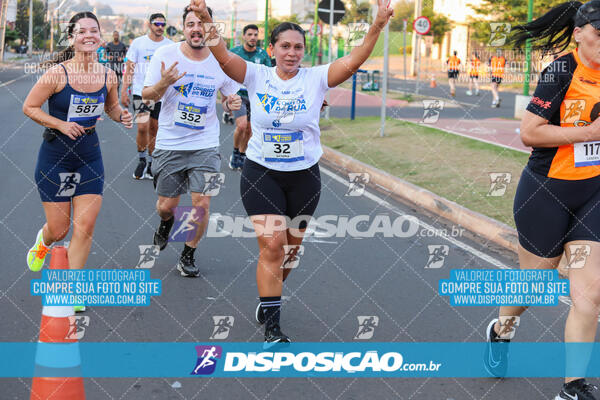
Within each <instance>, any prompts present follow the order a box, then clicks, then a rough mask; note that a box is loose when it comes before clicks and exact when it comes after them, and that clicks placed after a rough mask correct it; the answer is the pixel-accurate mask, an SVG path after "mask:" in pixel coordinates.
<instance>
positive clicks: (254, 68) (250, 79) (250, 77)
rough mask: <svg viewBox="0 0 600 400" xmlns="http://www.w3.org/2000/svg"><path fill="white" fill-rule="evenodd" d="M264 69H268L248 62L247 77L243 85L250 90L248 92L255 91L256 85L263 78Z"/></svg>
mask: <svg viewBox="0 0 600 400" xmlns="http://www.w3.org/2000/svg"><path fill="white" fill-rule="evenodd" d="M263 68H264V69H265V70H266V69H267V68H266V67H264V66H263V65H262V64H254V63H253V62H249V61H246V76H245V78H244V82H243V83H244V86H246V87H247V88H248V91H252V92H253V91H255V89H256V83H257V82H258V81H259V80H261V78H262V76H263V71H262V69H263Z"/></svg>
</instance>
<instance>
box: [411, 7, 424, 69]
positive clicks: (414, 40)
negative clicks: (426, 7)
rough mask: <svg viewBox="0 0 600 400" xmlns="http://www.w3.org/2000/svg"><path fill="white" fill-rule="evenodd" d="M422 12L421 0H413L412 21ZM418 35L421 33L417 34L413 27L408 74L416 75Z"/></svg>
mask: <svg viewBox="0 0 600 400" xmlns="http://www.w3.org/2000/svg"><path fill="white" fill-rule="evenodd" d="M422 12H423V0H415V17H414V18H413V21H414V20H415V19H417V18H418V17H420V16H421V13H422ZM420 36H421V35H417V34H416V33H415V32H414V29H413V33H412V40H411V46H412V55H411V57H410V76H415V75H416V66H417V54H418V52H419V48H418V47H419V44H420V43H419V37H420Z"/></svg>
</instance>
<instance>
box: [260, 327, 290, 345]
mask: <svg viewBox="0 0 600 400" xmlns="http://www.w3.org/2000/svg"><path fill="white" fill-rule="evenodd" d="M291 342H292V341H291V340H290V338H289V337H287V335H286V334H285V333H283V332H281V328H280V327H279V325H273V326H271V327H268V328H267V329H265V343H264V345H263V348H265V349H268V348H270V347H273V346H275V345H277V344H281V343H291Z"/></svg>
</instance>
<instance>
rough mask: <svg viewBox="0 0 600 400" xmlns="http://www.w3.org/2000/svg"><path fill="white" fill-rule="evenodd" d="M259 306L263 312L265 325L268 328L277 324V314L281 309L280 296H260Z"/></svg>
mask: <svg viewBox="0 0 600 400" xmlns="http://www.w3.org/2000/svg"><path fill="white" fill-rule="evenodd" d="M260 307H261V308H262V310H263V313H264V314H265V326H266V328H267V329H269V328H270V327H272V326H275V325H279V315H280V311H281V296H274V297H261V298H260Z"/></svg>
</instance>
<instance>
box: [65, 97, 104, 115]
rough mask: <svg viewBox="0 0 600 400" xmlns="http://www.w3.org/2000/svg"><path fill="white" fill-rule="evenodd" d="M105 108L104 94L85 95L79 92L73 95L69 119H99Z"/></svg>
mask: <svg viewBox="0 0 600 400" xmlns="http://www.w3.org/2000/svg"><path fill="white" fill-rule="evenodd" d="M103 110H104V95H100V96H85V95H79V94H72V95H71V103H70V104H69V112H68V114H67V121H74V122H80V121H88V120H92V119H93V120H95V119H98V117H99V116H100V115H102V111H103Z"/></svg>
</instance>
